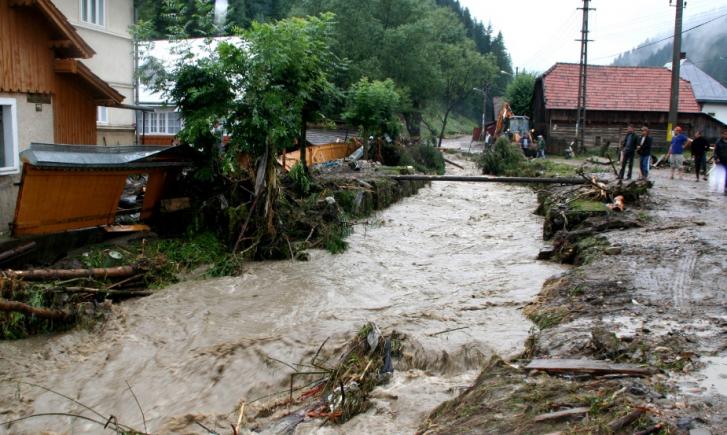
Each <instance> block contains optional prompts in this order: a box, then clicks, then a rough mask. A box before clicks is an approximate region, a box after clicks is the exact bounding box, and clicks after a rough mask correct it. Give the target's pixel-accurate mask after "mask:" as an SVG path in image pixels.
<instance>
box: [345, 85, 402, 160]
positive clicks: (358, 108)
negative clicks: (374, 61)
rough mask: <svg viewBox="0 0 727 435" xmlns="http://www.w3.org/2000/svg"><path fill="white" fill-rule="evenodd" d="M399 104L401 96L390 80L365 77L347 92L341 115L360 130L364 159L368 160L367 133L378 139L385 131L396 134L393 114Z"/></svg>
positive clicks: (395, 122) (395, 112)
mask: <svg viewBox="0 0 727 435" xmlns="http://www.w3.org/2000/svg"><path fill="white" fill-rule="evenodd" d="M400 103H401V97H400V96H399V93H398V92H397V91H396V86H395V85H394V82H393V81H392V80H390V79H387V80H384V81H378V80H374V81H369V79H368V78H366V77H364V78H362V79H361V80H359V81H358V82H357V83H356V84H354V85H353V86H352V88H351V90H350V91H349V92H348V108H347V110H346V112H345V113H344V118H345V119H346V120H347V121H348V122H350V123H351V124H353V125H355V126H357V127H358V128H360V129H361V136H362V137H363V139H364V159H368V155H369V146H368V138H369V135H372V136H373V137H374V140H375V142H378V141H379V140H380V138H381V137H383V136H384V135H385V134H390V135H392V136H394V135H395V134H396V133H397V131H398V119H397V117H396V114H397V113H398V110H399V105H400Z"/></svg>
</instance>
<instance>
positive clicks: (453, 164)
mask: <svg viewBox="0 0 727 435" xmlns="http://www.w3.org/2000/svg"><path fill="white" fill-rule="evenodd" d="M444 161H445V162H447V163H449V164H450V165H452V166H454V167H457V168H460V169H464V166H462V165H460V164H459V163H455V162H453V161H451V160H449V159H444Z"/></svg>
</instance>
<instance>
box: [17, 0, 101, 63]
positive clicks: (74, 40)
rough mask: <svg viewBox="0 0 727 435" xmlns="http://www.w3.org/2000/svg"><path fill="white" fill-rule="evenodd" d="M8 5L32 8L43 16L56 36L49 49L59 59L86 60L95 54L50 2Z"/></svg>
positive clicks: (25, 1)
mask: <svg viewBox="0 0 727 435" xmlns="http://www.w3.org/2000/svg"><path fill="white" fill-rule="evenodd" d="M9 4H10V6H11V7H21V6H25V7H34V8H35V9H37V10H38V11H40V12H41V13H42V14H43V16H44V17H45V18H46V19H47V20H48V23H49V24H50V25H51V27H52V28H53V29H54V31H55V32H56V34H57V36H58V39H56V40H54V41H51V44H50V45H51V48H52V49H54V50H55V51H56V53H58V54H59V55H60V56H61V57H69V58H70V57H77V58H81V59H88V58H90V57H92V56H93V55H94V54H96V52H95V51H93V49H92V48H91V46H90V45H88V44H87V43H86V41H84V40H83V38H81V35H79V34H78V32H77V31H76V29H75V28H74V27H73V26H72V25H71V23H70V22H68V19H67V18H66V16H65V15H63V12H61V11H60V10H59V9H58V8H57V7H56V6H55V5H54V4H53V2H51V1H50V0H10V2H9Z"/></svg>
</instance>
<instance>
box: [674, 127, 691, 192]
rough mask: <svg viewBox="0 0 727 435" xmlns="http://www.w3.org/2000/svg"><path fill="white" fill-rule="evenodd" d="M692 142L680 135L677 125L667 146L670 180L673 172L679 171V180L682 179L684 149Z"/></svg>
mask: <svg viewBox="0 0 727 435" xmlns="http://www.w3.org/2000/svg"><path fill="white" fill-rule="evenodd" d="M691 141H692V140H691V139H689V138H688V137H687V135H686V134H684V133H682V128H681V127H679V126H678V125H677V126H676V128H674V134H673V135H672V138H671V145H669V163H670V164H671V179H672V180H673V179H674V172H676V171H677V170H678V171H679V178H680V179H681V178H682V168H683V167H684V147H686V146H687V145H689V143H690V142H691Z"/></svg>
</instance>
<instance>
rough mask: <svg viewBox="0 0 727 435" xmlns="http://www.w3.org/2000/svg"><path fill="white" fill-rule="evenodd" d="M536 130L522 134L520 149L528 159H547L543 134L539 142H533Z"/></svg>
mask: <svg viewBox="0 0 727 435" xmlns="http://www.w3.org/2000/svg"><path fill="white" fill-rule="evenodd" d="M534 132H535V130H531V131H529V132H526V133H521V134H520V148H522V150H523V154H525V156H526V157H535V158H542V159H544V158H545V138H544V137H543V135H542V134H540V135H538V140H537V141H535V140H533V133H534Z"/></svg>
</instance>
